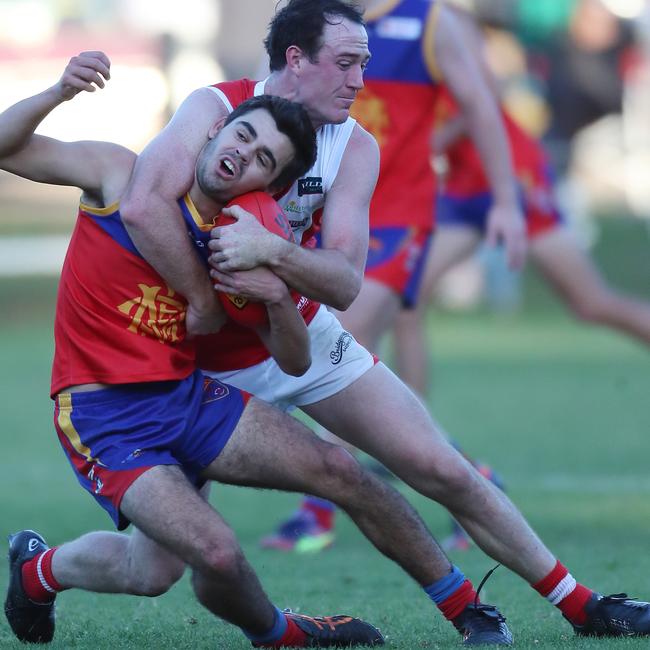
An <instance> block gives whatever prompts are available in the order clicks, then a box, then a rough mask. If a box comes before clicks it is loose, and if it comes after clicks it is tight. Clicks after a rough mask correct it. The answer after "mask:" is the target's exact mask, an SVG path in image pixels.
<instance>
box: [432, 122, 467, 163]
mask: <svg viewBox="0 0 650 650" xmlns="http://www.w3.org/2000/svg"><path fill="white" fill-rule="evenodd" d="M466 134H467V120H466V119H465V118H464V117H463V116H462V115H456V116H454V117H452V118H451V119H449V120H447V121H446V122H444V123H443V124H441V125H436V128H435V129H434V130H433V133H432V134H431V150H432V151H433V154H434V155H435V156H442V155H443V154H444V153H445V152H446V151H447V149H449V148H450V147H451V146H453V145H454V144H455V143H456V142H457V141H458V140H460V139H461V138H462V137H463V136H465V135H466Z"/></svg>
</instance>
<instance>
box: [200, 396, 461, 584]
mask: <svg viewBox="0 0 650 650" xmlns="http://www.w3.org/2000/svg"><path fill="white" fill-rule="evenodd" d="M205 476H206V477H209V478H211V479H214V480H218V481H220V482H222V483H231V484H234V485H248V486H255V487H270V488H274V489H280V490H288V491H295V492H308V493H309V494H314V495H316V496H319V497H322V498H326V499H329V500H331V501H333V502H334V503H336V504H337V505H338V506H340V507H341V508H343V509H344V510H345V511H346V512H347V513H348V514H349V515H350V517H351V518H352V519H353V521H354V522H355V524H357V526H358V527H359V528H360V529H361V531H362V532H363V533H364V534H365V535H366V537H368V539H369V540H370V541H371V542H372V543H373V544H374V545H375V546H376V547H377V548H378V549H379V550H380V551H381V552H382V553H384V554H385V555H386V556H387V557H389V558H391V559H393V560H395V561H396V562H397V563H398V564H399V565H400V566H401V567H402V568H403V569H404V570H405V571H406V572H407V573H408V574H409V575H411V576H412V577H413V578H414V579H415V580H416V581H417V582H418V583H419V584H420V585H423V586H424V585H428V584H431V583H432V582H435V581H436V580H437V579H438V578H440V577H443V576H445V575H447V574H448V573H449V571H450V570H451V564H450V562H449V560H448V559H447V558H446V556H445V554H444V553H443V551H442V550H441V549H440V547H439V546H438V544H437V543H436V542H435V540H434V539H433V537H432V536H431V534H430V533H429V531H428V530H427V528H426V526H425V525H424V523H423V522H422V520H421V518H420V517H419V515H418V514H417V513H416V512H415V510H414V509H413V508H412V507H411V506H410V505H409V504H408V502H407V501H406V499H404V498H403V497H402V496H401V495H400V494H399V493H398V492H397V491H396V490H394V489H393V488H392V487H390V486H389V485H386V484H385V483H383V482H382V481H381V480H380V479H378V478H377V477H375V476H373V475H372V474H371V473H369V472H367V471H365V470H364V469H363V468H362V467H361V465H360V464H359V463H358V462H357V461H356V460H355V459H354V458H353V457H352V456H351V455H350V454H349V453H348V452H347V451H346V450H344V449H342V448H341V447H339V446H338V445H332V444H330V443H327V442H324V441H323V440H321V439H320V438H318V436H316V435H315V434H314V433H313V432H311V431H310V430H309V429H308V428H307V427H305V426H304V425H302V424H301V423H300V422H298V421H297V420H295V419H294V418H291V417H288V416H286V415H284V414H282V413H280V412H279V411H277V410H276V409H273V408H271V407H269V406H268V405H266V404H264V403H262V402H259V401H257V400H252V401H251V402H250V403H249V405H248V406H247V408H246V410H245V412H244V414H243V416H242V418H241V420H240V422H239V424H238V426H237V430H236V432H235V434H234V435H233V436H232V438H231V439H230V441H229V442H228V444H227V445H226V447H225V448H224V450H223V451H222V452H221V454H220V455H219V456H218V457H217V458H216V459H215V460H214V461H213V463H212V464H211V465H210V466H209V467H208V468H207V470H206V471H205Z"/></svg>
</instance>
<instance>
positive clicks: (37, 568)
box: [22, 546, 64, 603]
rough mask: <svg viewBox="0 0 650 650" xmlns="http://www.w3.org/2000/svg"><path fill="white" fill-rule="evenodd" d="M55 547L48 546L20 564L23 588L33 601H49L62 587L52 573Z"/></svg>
mask: <svg viewBox="0 0 650 650" xmlns="http://www.w3.org/2000/svg"><path fill="white" fill-rule="evenodd" d="M56 549H57V547H56V546H55V547H54V548H48V549H47V551H43V552H42V553H39V554H38V555H36V556H35V557H33V558H32V559H31V560H28V561H27V562H25V563H24V564H23V566H22V579H23V589H24V590H25V594H26V595H27V598H29V599H30V600H33V601H34V602H35V603H49V602H50V601H52V600H54V597H55V596H56V594H57V593H58V592H59V591H63V589H64V588H63V587H62V586H61V585H60V584H59V583H58V582H57V580H56V578H55V577H54V575H53V574H52V557H53V556H54V552H55V551H56Z"/></svg>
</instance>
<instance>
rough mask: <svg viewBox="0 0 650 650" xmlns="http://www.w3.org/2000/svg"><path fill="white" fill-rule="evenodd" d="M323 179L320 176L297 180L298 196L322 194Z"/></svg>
mask: <svg viewBox="0 0 650 650" xmlns="http://www.w3.org/2000/svg"><path fill="white" fill-rule="evenodd" d="M322 193H323V179H322V178H321V177H320V176H306V177H305V178H299V179H298V196H305V194H322Z"/></svg>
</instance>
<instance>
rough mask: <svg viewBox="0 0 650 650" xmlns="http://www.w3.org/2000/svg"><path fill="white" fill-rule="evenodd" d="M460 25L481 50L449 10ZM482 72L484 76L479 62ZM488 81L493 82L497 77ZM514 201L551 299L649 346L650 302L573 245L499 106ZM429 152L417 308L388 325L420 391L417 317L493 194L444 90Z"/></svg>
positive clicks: (472, 236) (539, 170)
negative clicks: (431, 161)
mask: <svg viewBox="0 0 650 650" xmlns="http://www.w3.org/2000/svg"><path fill="white" fill-rule="evenodd" d="M454 11H455V13H456V15H457V17H458V19H459V20H462V21H463V23H464V24H465V26H466V33H467V35H468V39H467V41H466V43H467V47H468V48H470V49H471V50H472V51H474V52H475V53H476V56H477V57H480V58H481V59H482V57H483V56H484V52H483V38H482V35H481V33H480V31H479V29H478V28H477V26H476V24H475V22H474V21H473V19H472V18H471V16H470V15H469V14H467V13H466V12H464V11H461V10H459V9H455V10H454ZM485 74H486V75H491V73H490V71H489V70H488V68H487V65H485ZM491 86H492V87H493V88H494V89H495V93H496V88H497V81H496V79H492V82H491ZM502 112H503V119H504V122H505V124H506V129H507V133H508V139H509V142H510V148H511V152H512V157H513V160H514V165H515V170H516V175H517V182H518V185H519V192H520V197H521V202H522V205H523V208H524V213H525V216H526V229H527V234H528V238H529V251H530V256H531V258H532V260H533V262H534V263H535V264H536V265H537V267H538V268H539V269H540V271H541V272H542V275H543V277H544V278H546V280H547V281H548V283H549V284H550V285H551V287H553V289H555V291H556V293H557V295H558V297H559V298H560V299H561V300H562V301H563V302H564V303H565V304H566V305H567V307H568V308H569V309H570V310H571V312H572V313H573V314H575V315H576V316H577V317H578V318H579V319H580V320H582V321H585V322H588V323H593V324H598V325H604V326H607V327H611V328H613V329H617V330H619V331H620V332H622V333H625V334H628V335H630V336H632V337H634V338H636V339H638V340H640V341H641V342H643V343H645V344H646V345H647V344H650V303H648V302H646V301H643V300H641V299H638V298H635V297H631V296H626V295H624V294H622V293H620V292H618V291H617V290H616V289H613V288H612V287H610V286H608V284H607V282H606V281H605V279H604V278H603V277H602V276H601V275H600V273H599V272H598V269H597V268H596V267H595V266H594V264H593V262H592V260H591V259H590V258H589V257H588V255H587V254H586V253H585V252H584V250H583V249H582V248H581V247H580V245H579V244H578V243H577V241H576V239H575V237H574V236H573V234H572V233H571V232H570V230H569V228H568V227H567V224H566V223H565V221H564V218H563V216H562V214H561V213H560V210H559V209H558V206H557V203H556V200H555V198H554V195H553V186H552V180H553V174H552V170H551V169H550V166H549V162H548V159H547V156H546V154H545V152H544V150H543V148H542V146H541V145H540V144H539V142H537V141H536V140H535V139H534V138H532V137H531V136H529V135H527V134H526V133H525V132H524V131H523V129H522V128H521V127H519V126H518V125H517V124H516V122H515V121H514V120H513V118H512V117H510V116H509V115H508V113H507V112H506V111H505V110H503V111H502ZM436 117H437V123H436V126H435V129H434V132H433V137H432V141H431V142H432V145H433V153H434V155H435V156H436V157H437V158H438V159H439V160H440V159H443V160H442V161H441V162H443V165H442V168H443V169H446V170H447V171H446V172H445V173H444V175H443V176H442V178H441V179H440V184H439V187H438V197H437V204H436V236H435V238H434V240H433V244H432V247H431V250H430V252H429V255H428V259H427V263H426V268H425V271H424V277H423V280H422V285H421V288H420V299H419V300H418V302H417V309H414V310H405V311H403V312H402V314H401V315H400V318H399V320H398V325H397V327H396V330H395V341H396V358H397V363H398V368H399V372H400V375H401V376H402V378H403V379H404V381H406V382H407V383H408V384H409V385H410V386H412V387H413V388H414V389H415V390H416V391H418V392H419V393H420V394H421V395H427V394H428V389H429V385H428V380H427V374H428V363H427V359H428V355H427V345H426V342H425V337H424V331H423V328H424V316H425V314H426V312H427V309H428V307H429V303H430V299H431V296H432V293H433V290H434V288H435V286H436V284H437V283H438V281H439V280H440V278H441V277H442V275H443V274H444V273H445V272H446V271H447V270H448V269H449V268H451V267H452V266H454V265H455V264H457V263H458V262H460V261H462V260H463V259H465V258H466V257H468V256H469V255H471V254H472V253H473V252H474V251H475V250H476V249H477V247H478V246H479V244H480V242H481V239H482V237H483V236H484V234H485V227H486V219H487V218H488V216H489V210H490V206H491V205H492V201H493V196H492V193H491V191H490V188H489V182H488V178H487V176H486V174H485V171H484V170H485V167H484V165H483V163H482V162H481V159H480V157H479V155H478V152H477V150H476V148H475V147H474V145H473V143H472V141H471V140H470V138H469V137H468V136H469V129H468V124H467V120H466V118H464V116H463V115H462V114H461V112H460V111H459V107H458V104H457V102H456V101H455V100H454V98H453V96H452V94H451V93H450V92H449V90H448V89H445V90H444V92H442V93H441V94H440V96H439V99H438V102H437V104H436Z"/></svg>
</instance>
